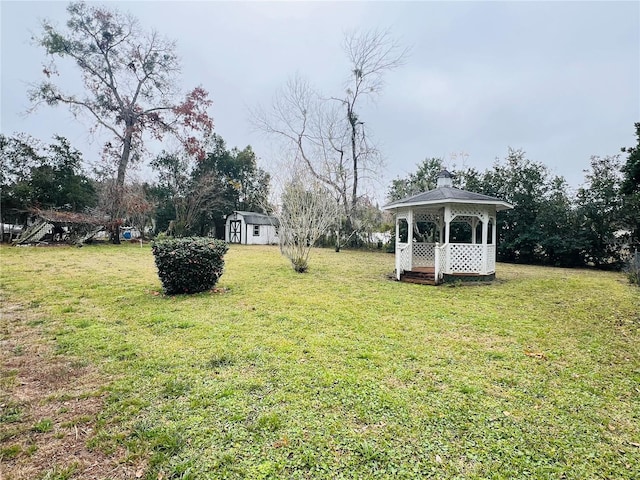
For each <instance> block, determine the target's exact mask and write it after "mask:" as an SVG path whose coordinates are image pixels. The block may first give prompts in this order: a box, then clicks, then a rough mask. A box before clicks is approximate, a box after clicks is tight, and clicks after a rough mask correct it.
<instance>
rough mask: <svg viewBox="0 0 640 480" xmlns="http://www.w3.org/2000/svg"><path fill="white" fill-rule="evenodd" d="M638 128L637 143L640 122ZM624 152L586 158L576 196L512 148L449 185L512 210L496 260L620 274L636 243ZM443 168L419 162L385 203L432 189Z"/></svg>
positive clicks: (501, 224) (633, 161) (632, 157)
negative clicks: (586, 167)
mask: <svg viewBox="0 0 640 480" xmlns="http://www.w3.org/2000/svg"><path fill="white" fill-rule="evenodd" d="M635 127H636V135H637V136H638V142H639V145H640V123H637V124H636V125H635ZM622 153H623V154H618V155H611V156H606V157H597V156H594V157H591V162H590V168H589V170H587V171H586V172H585V177H584V184H583V185H582V186H581V187H580V188H578V189H577V190H576V191H573V190H571V189H570V188H569V186H568V184H567V182H566V181H565V179H564V178H563V177H560V176H555V175H552V174H551V173H550V171H549V169H548V168H547V167H546V166H545V165H544V164H542V163H540V162H536V161H532V160H530V159H528V158H527V157H526V155H525V153H524V152H523V151H520V150H513V149H510V150H509V152H508V154H507V156H506V158H505V159H504V160H502V161H497V162H496V163H495V164H494V165H493V167H492V168H491V169H488V170H486V171H484V172H480V171H478V170H476V169H473V168H463V169H455V168H454V169H452V170H453V171H452V173H453V174H454V186H456V187H458V188H462V189H465V190H469V191H473V192H478V193H483V194H486V195H491V196H494V197H498V198H501V199H503V200H506V201H507V202H509V203H511V204H513V205H514V206H515V208H514V209H512V210H508V211H505V212H501V213H500V214H499V215H498V232H499V235H498V236H499V238H498V259H499V260H500V261H505V262H515V263H528V264H540V265H553V266H565V267H577V266H587V265H591V266H595V267H597V268H616V269H617V268H620V267H621V266H622V264H623V262H624V260H625V259H626V258H627V257H628V255H629V254H631V253H633V251H634V249H635V248H637V247H638V246H639V240H640V238H639V235H640V151H639V146H638V145H636V146H634V147H631V148H623V149H622ZM624 154H626V155H624ZM624 157H626V158H624ZM443 166H444V162H443V160H442V159H438V158H430V159H426V160H424V161H423V162H422V163H421V164H420V165H419V166H418V169H417V170H416V171H415V172H414V173H412V174H410V175H409V176H408V177H407V178H399V179H396V180H394V181H393V182H392V184H391V186H390V188H389V192H388V197H389V199H390V200H391V201H393V200H397V199H400V198H404V197H406V196H409V195H412V194H415V193H419V192H422V191H425V190H430V189H432V188H435V183H436V178H437V175H438V173H439V172H440V171H441V169H442V168H443Z"/></svg>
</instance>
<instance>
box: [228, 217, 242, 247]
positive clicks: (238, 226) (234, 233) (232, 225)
mask: <svg viewBox="0 0 640 480" xmlns="http://www.w3.org/2000/svg"><path fill="white" fill-rule="evenodd" d="M229 243H242V221H241V220H231V221H230V222H229Z"/></svg>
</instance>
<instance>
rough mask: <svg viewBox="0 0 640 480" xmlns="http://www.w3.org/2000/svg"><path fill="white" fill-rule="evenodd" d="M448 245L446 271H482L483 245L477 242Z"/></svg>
mask: <svg viewBox="0 0 640 480" xmlns="http://www.w3.org/2000/svg"><path fill="white" fill-rule="evenodd" d="M448 247H449V255H448V259H449V264H448V265H447V271H448V272H455V273H477V274H482V273H484V272H483V266H484V265H483V263H484V262H483V259H484V255H483V254H484V249H485V246H484V245H481V244H478V243H451V244H449V245H448Z"/></svg>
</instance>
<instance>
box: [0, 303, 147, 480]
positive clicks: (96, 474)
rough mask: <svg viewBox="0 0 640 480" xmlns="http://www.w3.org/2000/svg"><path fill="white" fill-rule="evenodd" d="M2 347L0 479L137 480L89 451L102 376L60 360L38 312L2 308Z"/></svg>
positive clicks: (130, 470)
mask: <svg viewBox="0 0 640 480" xmlns="http://www.w3.org/2000/svg"><path fill="white" fill-rule="evenodd" d="M0 315H1V318H2V324H1V325H2V331H1V334H2V340H0V347H1V348H0V352H2V353H1V356H0V375H1V382H2V383H1V387H2V389H1V391H2V393H1V394H0V420H1V421H0V472H1V473H2V475H0V478H2V479H4V480H33V479H37V478H57V479H63V478H86V479H106V478H112V479H125V478H133V477H134V475H135V473H136V471H137V470H138V469H137V468H136V467H135V466H134V465H124V464H123V456H124V454H123V452H117V454H115V455H109V456H107V455H104V454H103V453H101V452H99V451H95V450H90V449H89V448H87V442H88V441H89V440H90V439H91V438H93V437H94V434H95V424H96V421H97V417H98V415H99V413H100V412H101V411H102V409H103V407H104V396H105V394H104V386H105V383H106V381H107V380H108V379H107V378H105V376H104V375H103V374H100V373H98V371H97V369H96V368H95V366H93V365H90V364H87V363H86V362H83V361H81V360H79V359H77V358H69V357H67V356H64V355H56V354H55V343H54V342H51V341H48V340H47V339H46V338H45V337H44V336H43V335H42V331H41V326H42V325H43V323H45V322H44V321H43V320H42V319H41V316H40V314H38V312H37V311H33V310H29V309H28V308H25V307H24V306H22V305H20V304H15V303H7V302H6V301H3V306H2V309H1V310H0Z"/></svg>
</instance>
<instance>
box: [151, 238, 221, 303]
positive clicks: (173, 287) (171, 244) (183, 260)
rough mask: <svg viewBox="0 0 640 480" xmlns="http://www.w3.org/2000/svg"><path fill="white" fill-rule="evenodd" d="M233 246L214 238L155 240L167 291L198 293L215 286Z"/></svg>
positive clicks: (159, 273) (153, 250)
mask: <svg viewBox="0 0 640 480" xmlns="http://www.w3.org/2000/svg"><path fill="white" fill-rule="evenodd" d="M228 249H229V247H228V245H227V244H226V243H225V242H223V241H222V240H216V239H213V238H198V237H187V238H171V239H163V240H158V241H156V242H154V243H153V246H152V248H151V251H152V252H153V255H154V257H155V262H156V267H158V276H159V277H160V281H161V282H162V288H163V290H164V292H165V293H166V294H167V295H175V294H179V293H197V292H204V291H206V290H210V289H212V288H213V287H214V286H215V284H216V282H217V281H218V279H219V278H220V276H221V275H222V271H223V269H224V258H223V257H224V254H225V253H227V250H228Z"/></svg>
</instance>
